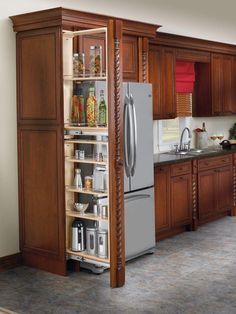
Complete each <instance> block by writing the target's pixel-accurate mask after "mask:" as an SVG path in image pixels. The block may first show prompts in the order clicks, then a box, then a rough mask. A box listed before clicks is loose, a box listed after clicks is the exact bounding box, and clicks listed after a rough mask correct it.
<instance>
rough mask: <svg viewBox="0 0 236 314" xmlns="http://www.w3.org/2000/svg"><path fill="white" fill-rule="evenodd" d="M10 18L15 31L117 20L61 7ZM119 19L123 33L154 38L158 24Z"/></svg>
mask: <svg viewBox="0 0 236 314" xmlns="http://www.w3.org/2000/svg"><path fill="white" fill-rule="evenodd" d="M10 19H11V20H12V22H13V29H14V31H15V32H19V31H24V30H32V29H38V28H44V27H50V26H62V27H63V28H65V29H70V28H73V27H78V28H96V27H104V26H108V22H109V20H110V19H113V20H117V18H116V17H113V16H107V15H101V14H94V13H88V12H82V11H76V10H71V9H64V8H62V7H58V8H53V9H49V10H42V11H37V12H30V13H26V14H20V15H15V16H11V17H10ZM120 20H121V21H122V22H123V31H124V33H125V34H130V35H137V36H146V37H151V38H154V37H155V36H156V31H157V29H158V28H159V27H160V25H155V24H149V23H144V22H138V21H131V20H126V19H120Z"/></svg>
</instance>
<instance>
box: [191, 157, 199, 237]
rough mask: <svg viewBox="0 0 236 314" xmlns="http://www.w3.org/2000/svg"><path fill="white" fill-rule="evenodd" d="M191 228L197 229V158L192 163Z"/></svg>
mask: <svg viewBox="0 0 236 314" xmlns="http://www.w3.org/2000/svg"><path fill="white" fill-rule="evenodd" d="M192 169H193V174H192V206H193V207H192V228H191V229H192V230H194V231H195V230H197V225H198V202H197V200H198V189H197V188H198V185H197V160H193V163H192Z"/></svg>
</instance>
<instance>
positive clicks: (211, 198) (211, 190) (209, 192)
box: [198, 170, 217, 220]
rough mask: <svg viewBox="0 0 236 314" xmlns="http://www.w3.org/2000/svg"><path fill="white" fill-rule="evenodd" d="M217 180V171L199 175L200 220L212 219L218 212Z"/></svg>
mask: <svg viewBox="0 0 236 314" xmlns="http://www.w3.org/2000/svg"><path fill="white" fill-rule="evenodd" d="M216 179H217V176H216V172H215V170H207V171H202V172H199V173H198V208H199V220H204V219H206V218H208V217H211V216H213V215H214V213H215V212H216V184H217V183H216Z"/></svg>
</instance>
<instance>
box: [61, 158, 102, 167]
mask: <svg viewBox="0 0 236 314" xmlns="http://www.w3.org/2000/svg"><path fill="white" fill-rule="evenodd" d="M66 161H69V162H74V163H82V164H92V165H101V166H106V165H107V162H106V161H96V160H94V159H91V158H85V159H75V158H73V157H72V158H71V157H67V158H66Z"/></svg>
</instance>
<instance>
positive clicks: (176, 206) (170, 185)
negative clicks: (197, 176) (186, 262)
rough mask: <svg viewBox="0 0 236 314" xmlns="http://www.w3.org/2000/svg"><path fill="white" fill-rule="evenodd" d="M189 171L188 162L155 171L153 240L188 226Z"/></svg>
mask: <svg viewBox="0 0 236 314" xmlns="http://www.w3.org/2000/svg"><path fill="white" fill-rule="evenodd" d="M191 169H192V167H191V162H184V163H179V164H174V165H167V166H163V167H156V168H155V221H156V239H162V238H164V237H166V236H170V235H173V234H175V233H177V232H179V231H180V230H181V231H183V230H185V228H186V227H187V226H189V225H190V224H191V222H192V177H191ZM179 228H182V229H179Z"/></svg>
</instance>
